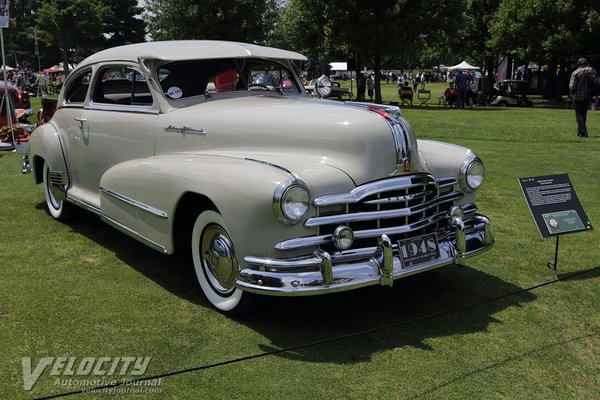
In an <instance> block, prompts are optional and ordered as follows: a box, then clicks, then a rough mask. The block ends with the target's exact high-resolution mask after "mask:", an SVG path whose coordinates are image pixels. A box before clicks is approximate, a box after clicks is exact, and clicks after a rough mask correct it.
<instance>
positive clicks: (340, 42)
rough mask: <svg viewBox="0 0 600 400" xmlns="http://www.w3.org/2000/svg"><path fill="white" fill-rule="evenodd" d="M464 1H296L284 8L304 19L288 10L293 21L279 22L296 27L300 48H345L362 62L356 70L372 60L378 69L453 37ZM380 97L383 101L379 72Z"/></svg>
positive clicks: (377, 98)
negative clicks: (447, 36) (447, 37)
mask: <svg viewBox="0 0 600 400" xmlns="http://www.w3.org/2000/svg"><path fill="white" fill-rule="evenodd" d="M461 4H463V0H457V1H452V2H448V1H441V0H378V1H371V0H330V1H321V0H317V1H314V0H291V1H290V2H289V3H288V4H287V5H285V6H284V8H285V7H293V9H294V10H295V11H297V12H298V13H302V18H297V17H296V16H295V15H294V13H293V12H287V11H283V12H282V13H281V15H282V16H283V17H285V16H291V17H293V19H291V20H288V21H279V22H278V25H281V26H283V29H284V30H285V29H288V30H289V29H291V28H293V29H295V30H296V32H295V33H293V34H290V37H292V38H295V39H296V42H295V43H294V44H296V45H297V46H298V47H299V48H300V49H302V48H309V51H308V52H307V53H308V54H307V55H310V53H311V52H313V53H320V54H323V53H325V54H327V55H329V56H331V55H334V54H335V53H336V52H335V49H337V50H338V51H339V50H342V51H343V52H344V53H345V55H346V56H353V57H355V58H357V59H360V60H361V61H360V62H358V64H359V65H357V69H360V67H361V65H363V62H367V63H368V64H369V65H370V66H371V67H372V69H374V70H375V71H377V72H379V70H380V69H381V68H382V67H383V66H385V65H386V64H388V65H390V64H391V62H395V63H398V61H399V60H400V59H402V58H405V59H406V57H408V56H414V57H416V54H417V52H418V50H420V49H423V48H425V47H426V46H427V45H428V44H429V43H433V42H435V41H436V40H438V37H439V36H440V35H441V34H442V32H443V31H446V32H448V35H451V34H452V33H451V32H454V31H455V30H456V28H457V26H458V24H457V23H456V21H457V20H458V16H460V14H461V11H462V8H461ZM319 36H320V37H319ZM298 47H292V48H294V49H298ZM357 72H358V71H357ZM375 101H376V102H381V87H380V76H379V74H378V73H377V74H375Z"/></svg>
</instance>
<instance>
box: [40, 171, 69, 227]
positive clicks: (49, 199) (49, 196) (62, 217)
mask: <svg viewBox="0 0 600 400" xmlns="http://www.w3.org/2000/svg"><path fill="white" fill-rule="evenodd" d="M43 168H44V173H43V181H44V196H45V197H46V206H47V207H48V211H50V214H51V215H52V217H54V219H57V220H59V221H67V220H68V219H69V217H70V216H71V214H72V212H73V207H74V206H73V205H72V204H70V203H67V202H66V201H64V200H58V199H57V194H58V193H57V191H59V190H60V189H59V188H58V187H57V186H56V185H53V184H52V181H51V180H50V167H49V166H48V164H47V163H44V165H43Z"/></svg>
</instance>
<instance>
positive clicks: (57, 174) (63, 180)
mask: <svg viewBox="0 0 600 400" xmlns="http://www.w3.org/2000/svg"><path fill="white" fill-rule="evenodd" d="M50 182H52V184H53V185H62V186H65V187H66V186H67V185H68V184H69V175H68V174H67V173H66V172H62V171H50Z"/></svg>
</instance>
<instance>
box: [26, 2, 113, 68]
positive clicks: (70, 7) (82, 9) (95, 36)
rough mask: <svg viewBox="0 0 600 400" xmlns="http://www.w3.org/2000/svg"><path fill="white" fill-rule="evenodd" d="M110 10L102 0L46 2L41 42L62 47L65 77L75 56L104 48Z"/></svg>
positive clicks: (41, 12)
mask: <svg viewBox="0 0 600 400" xmlns="http://www.w3.org/2000/svg"><path fill="white" fill-rule="evenodd" d="M108 15H110V10H109V8H108V7H106V6H105V5H104V4H103V3H102V1H101V0H46V1H45V2H44V3H43V5H42V7H41V8H40V9H39V10H38V12H37V15H36V20H37V23H38V26H39V27H40V29H39V36H40V39H42V40H43V41H45V42H46V43H50V44H56V45H58V46H59V47H60V50H61V52H62V56H63V64H64V68H65V74H66V75H68V73H69V62H70V60H71V52H72V51H74V53H75V54H79V53H81V54H86V55H87V53H89V52H91V51H93V50H96V49H98V48H100V47H102V43H103V40H104V36H103V35H102V33H103V21H104V19H105V18H106V17H107V16H108Z"/></svg>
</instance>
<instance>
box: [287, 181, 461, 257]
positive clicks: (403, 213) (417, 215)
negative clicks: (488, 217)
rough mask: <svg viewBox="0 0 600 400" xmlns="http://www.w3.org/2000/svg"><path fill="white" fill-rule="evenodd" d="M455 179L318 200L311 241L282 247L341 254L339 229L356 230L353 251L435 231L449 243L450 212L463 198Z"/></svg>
mask: <svg viewBox="0 0 600 400" xmlns="http://www.w3.org/2000/svg"><path fill="white" fill-rule="evenodd" d="M457 183H458V181H457V180H456V179H454V178H442V179H439V180H436V179H435V178H434V177H433V176H431V175H428V174H414V175H407V176H399V177H394V178H389V179H385V180H381V181H376V182H371V183H368V184H365V185H362V186H359V187H357V188H355V189H354V190H352V192H350V193H342V194H337V195H330V196H322V197H319V198H317V199H315V200H314V204H315V206H316V207H317V210H318V212H317V215H316V216H315V217H313V218H310V219H308V220H307V221H306V222H305V226H307V227H314V228H316V229H317V234H316V235H315V236H311V237H304V238H295V239H290V240H287V241H284V242H281V243H279V244H277V246H276V248H277V249H279V250H286V249H294V248H302V247H309V246H319V247H320V248H321V249H323V250H325V251H328V252H335V251H337V250H336V249H335V248H334V247H333V245H332V242H331V234H332V233H333V232H334V231H335V229H336V228H337V227H338V226H340V225H346V226H348V227H350V228H351V229H352V230H353V231H354V237H355V241H354V244H353V245H352V247H351V249H359V248H366V247H373V246H376V245H377V238H378V237H380V236H381V235H382V234H385V235H388V236H389V237H390V239H392V240H393V241H395V240H400V239H405V238H408V237H413V236H418V235H422V234H425V233H430V232H436V233H437V234H438V237H439V238H440V239H444V238H445V237H446V235H447V231H448V230H449V229H448V228H449V226H448V211H449V210H450V208H451V207H452V205H454V202H455V201H456V200H458V199H460V198H462V197H463V194H462V192H457V191H454V190H453V188H454V185H455V184H457Z"/></svg>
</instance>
